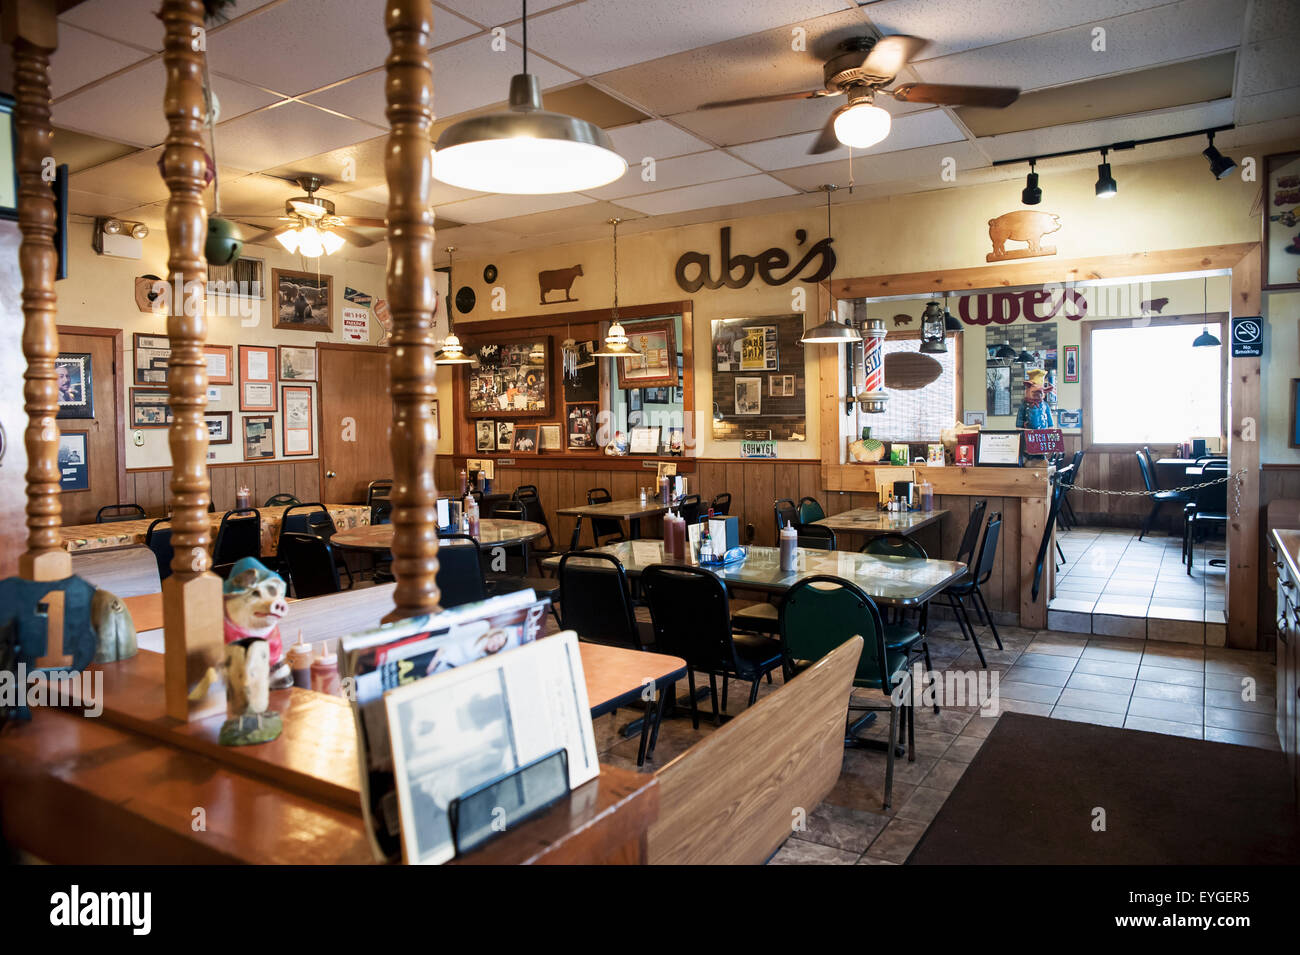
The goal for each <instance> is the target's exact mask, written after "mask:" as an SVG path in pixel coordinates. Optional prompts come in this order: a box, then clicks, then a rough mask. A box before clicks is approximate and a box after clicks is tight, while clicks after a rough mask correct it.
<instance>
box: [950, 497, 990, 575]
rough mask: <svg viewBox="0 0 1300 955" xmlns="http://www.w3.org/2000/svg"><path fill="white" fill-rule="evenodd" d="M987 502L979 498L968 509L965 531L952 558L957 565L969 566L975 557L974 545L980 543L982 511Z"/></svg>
mask: <svg viewBox="0 0 1300 955" xmlns="http://www.w3.org/2000/svg"><path fill="white" fill-rule="evenodd" d="M988 506H989V502H988V501H986V500H984V499H983V498H980V499H979V500H978V501H976V502H975V503H974V504H972V505H971V507H970V517H969V518H968V519H967V521H966V530H964V531H963V532H962V535H961V543H960V544H958V545H957V555H956V556H955V557H954V558H953V560H955V561H956V562H957V563H959V564H965V565H966V566H968V567H969V566H970V563H971V559H972V558H973V557H974V556H975V545H977V544H978V543H979V542H980V531H981V530H982V529H983V527H984V511H985V510H986V509H987V508H988Z"/></svg>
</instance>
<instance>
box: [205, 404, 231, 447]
mask: <svg viewBox="0 0 1300 955" xmlns="http://www.w3.org/2000/svg"><path fill="white" fill-rule="evenodd" d="M232 417H233V414H232V413H231V412H229V411H205V412H203V421H204V423H205V424H206V425H207V426H208V444H233V443H234V440H235V437H234V434H233V432H232V431H231V428H232V423H231V418H232Z"/></svg>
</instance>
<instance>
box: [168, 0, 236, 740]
mask: <svg viewBox="0 0 1300 955" xmlns="http://www.w3.org/2000/svg"><path fill="white" fill-rule="evenodd" d="M161 16H162V20H163V25H164V27H165V30H166V38H165V41H164V47H163V65H164V67H165V68H166V71H167V90H166V94H165V97H164V100H163V109H164V111H165V112H166V114H167V143H166V149H165V151H164V153H163V170H164V172H163V175H164V178H165V179H166V181H167V189H168V192H169V193H170V196H169V198H168V200H167V243H168V258H167V271H168V280H169V281H170V282H171V283H172V284H173V292H172V295H171V311H170V314H169V315H168V318H167V336H168V338H169V339H170V345H171V359H170V360H169V361H168V363H167V393H168V400H169V402H170V404H171V408H172V424H171V427H170V428H169V429H168V433H167V443H168V446H169V447H170V448H171V454H172V479H171V490H172V501H173V504H172V543H173V546H174V548H175V556H174V557H173V559H172V574H171V576H170V577H168V578H167V579H166V580H165V581H163V628H164V630H163V633H164V649H165V661H164V683H165V686H166V697H167V715H168V716H170V717H172V718H173V719H178V720H194V719H201V718H203V717H205V716H210V715H212V714H214V713H219V712H223V711H224V709H225V700H224V697H223V696H222V695H221V693H220V683H217V684H216V685H215V686H214V687H213V689H212V691H211V692H209V694H208V696H207V697H206V698H205V699H203V700H200V701H198V702H193V701H191V700H190V699H189V697H188V694H189V688H190V687H191V686H193V685H194V684H195V683H197V682H198V681H199V680H200V679H201V678H202V676H203V674H204V673H205V672H206V671H207V669H208V667H210V666H215V665H216V664H217V663H218V662H219V661H220V659H221V655H222V649H223V644H224V640H223V629H222V602H221V579H220V578H218V577H217V576H216V575H214V574H212V573H210V572H209V566H210V565H211V557H210V556H209V554H208V543H209V538H210V537H211V531H210V528H209V524H208V502H209V500H210V499H211V492H210V488H209V483H208V465H207V457H208V430H207V426H206V425H205V424H204V421H203V413H204V411H205V409H206V408H207V384H208V376H207V369H206V365H205V364H204V360H203V343H204V341H205V339H206V337H207V316H206V288H207V262H206V260H205V259H204V253H203V244H204V241H205V240H206V238H207V231H208V215H207V210H206V209H205V208H204V206H203V189H204V185H205V182H204V179H205V174H206V168H207V163H206V154H205V152H204V149H203V138H202V133H203V112H204V96H203V57H204V55H205V54H204V53H203V52H202V48H203V46H204V44H203V43H202V42H199V41H200V39H201V38H202V36H203V30H204V26H203V3H202V0H165V2H164V3H163V5H162V13H161ZM196 47H197V49H196ZM178 280H179V289H177V287H176V284H177V282H178ZM178 291H180V292H181V294H177V292H178Z"/></svg>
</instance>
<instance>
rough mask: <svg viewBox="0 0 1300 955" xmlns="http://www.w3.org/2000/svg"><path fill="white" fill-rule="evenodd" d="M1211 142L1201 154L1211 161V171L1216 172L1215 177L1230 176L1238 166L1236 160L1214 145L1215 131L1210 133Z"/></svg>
mask: <svg viewBox="0 0 1300 955" xmlns="http://www.w3.org/2000/svg"><path fill="white" fill-rule="evenodd" d="M1208 135H1209V139H1210V144H1209V145H1208V146H1207V147H1205V148H1204V149H1203V150H1201V155H1202V156H1204V157H1205V158H1206V159H1208V160H1209V161H1210V172H1212V173H1214V178H1215V179H1223V178H1224V177H1226V176H1230V175H1231V174H1232V171H1233V170H1234V169H1236V168H1237V163H1236V161H1235V160H1234V159H1233V158H1232V157H1231V156H1225V155H1223V153H1221V152H1219V150H1218V149H1216V148H1215V146H1214V133H1213V132H1211V133H1209V134H1208Z"/></svg>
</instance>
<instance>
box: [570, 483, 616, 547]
mask: <svg viewBox="0 0 1300 955" xmlns="http://www.w3.org/2000/svg"><path fill="white" fill-rule="evenodd" d="M612 500H614V498H613V496H612V495H611V494H610V493H609V490H608V489H606V488H603V487H593V488H590V489H589V490H588V491H587V503H588V504H608V503H609V502H610V501H612ZM581 527H582V522H581V520H579V521H578V523H576V524H575V525H574V527H573V545H572V546H571V547H570V548H569V549H570V550H577V549H578V546H579V545H578V535H579V534H580V533H581ZM591 539H592V540H593V541H595V544H596V546H597V547H603V546H604V545H605V544H614V543H617V542H619V541H625V540H627V535H626V534H624V533H623V522H622V521H620V520H617V519H616V518H613V517H593V518H592V519H591Z"/></svg>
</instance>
